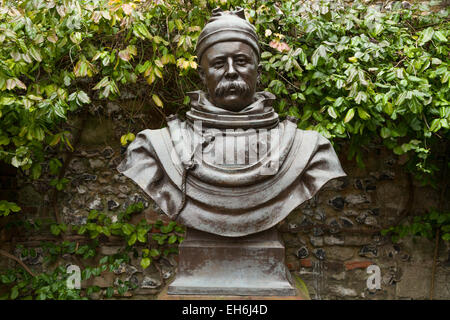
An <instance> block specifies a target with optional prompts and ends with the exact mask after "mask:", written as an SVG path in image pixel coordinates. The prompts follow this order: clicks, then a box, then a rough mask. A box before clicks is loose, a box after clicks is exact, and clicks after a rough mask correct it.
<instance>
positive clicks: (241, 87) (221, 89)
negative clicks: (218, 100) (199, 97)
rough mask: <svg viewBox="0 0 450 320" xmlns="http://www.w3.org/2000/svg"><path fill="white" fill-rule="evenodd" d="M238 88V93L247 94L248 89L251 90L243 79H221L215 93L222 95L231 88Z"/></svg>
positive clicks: (218, 95)
mask: <svg viewBox="0 0 450 320" xmlns="http://www.w3.org/2000/svg"><path fill="white" fill-rule="evenodd" d="M232 89H234V90H236V93H237V94H240V95H242V94H245V93H247V92H248V91H250V87H249V86H248V84H247V83H245V82H244V81H242V80H234V81H221V82H219V84H218V85H217V88H216V89H215V90H214V93H215V95H216V97H222V96H224V95H225V93H227V92H229V91H230V90H232Z"/></svg>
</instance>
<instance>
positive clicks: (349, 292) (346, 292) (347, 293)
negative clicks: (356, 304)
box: [330, 286, 358, 297]
mask: <svg viewBox="0 0 450 320" xmlns="http://www.w3.org/2000/svg"><path fill="white" fill-rule="evenodd" d="M330 291H331V292H332V293H334V294H336V295H337V296H339V297H356V296H357V295H358V294H357V293H356V290H354V289H352V288H345V287H343V286H332V287H330Z"/></svg>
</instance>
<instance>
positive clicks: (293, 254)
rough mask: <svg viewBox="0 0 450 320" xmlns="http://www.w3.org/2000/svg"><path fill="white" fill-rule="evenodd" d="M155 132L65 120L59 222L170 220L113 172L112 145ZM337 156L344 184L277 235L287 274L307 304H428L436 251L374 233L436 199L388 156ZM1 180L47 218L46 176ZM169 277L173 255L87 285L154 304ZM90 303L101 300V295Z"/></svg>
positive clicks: (442, 263) (31, 234) (447, 262)
mask: <svg viewBox="0 0 450 320" xmlns="http://www.w3.org/2000/svg"><path fill="white" fill-rule="evenodd" d="M130 110H132V111H130ZM82 119H83V120H82ZM149 119H153V121H150V120H149ZM161 123H163V122H162V117H161V116H155V115H153V117H148V110H147V111H146V110H145V109H142V108H141V109H129V110H128V111H127V109H126V108H123V106H122V107H118V106H117V105H115V104H113V103H109V104H108V105H106V106H104V107H102V106H100V107H93V108H92V109H91V114H88V115H87V116H83V117H81V116H80V118H78V119H75V120H74V121H72V122H71V123H70V125H71V126H72V127H75V128H79V129H80V130H81V131H79V132H78V133H77V132H75V134H74V136H79V143H78V144H77V145H76V147H75V148H76V150H75V152H74V153H73V154H71V155H67V154H63V155H62V159H63V160H64V159H66V162H67V160H70V163H69V165H68V166H67V168H66V170H65V177H66V178H68V179H70V181H71V182H70V183H69V185H68V186H67V188H66V189H65V190H64V191H63V192H61V193H59V194H58V197H57V201H56V204H55V205H56V209H57V210H58V212H59V214H60V216H61V219H62V220H63V221H64V222H66V223H69V224H74V225H80V224H83V223H85V222H86V218H87V215H88V213H89V210H91V209H97V210H101V211H104V212H107V213H108V214H109V215H111V216H114V215H115V214H117V212H118V211H119V210H121V209H122V208H126V207H127V206H128V205H129V204H131V203H135V202H139V201H140V202H143V203H144V206H145V210H144V211H143V212H142V213H140V214H139V215H138V216H137V217H135V218H134V219H135V220H136V221H139V220H140V219H141V218H145V219H147V220H148V221H150V222H152V221H153V222H154V221H156V220H157V219H162V220H164V221H168V220H167V218H166V217H165V215H163V213H162V212H161V210H160V209H159V208H158V207H157V206H156V205H155V204H154V203H153V202H152V201H151V200H150V199H149V198H147V197H146V196H145V195H144V194H143V193H142V192H141V190H140V189H139V188H138V187H137V186H136V185H135V184H134V183H133V182H132V181H131V180H129V179H127V178H126V177H124V176H122V175H121V174H119V173H118V172H117V171H116V169H115V168H116V166H117V165H118V163H119V162H120V161H121V159H122V153H123V151H124V150H123V147H121V146H120V144H119V140H120V136H121V135H123V134H125V133H127V132H129V131H131V132H135V133H137V132H138V131H140V130H142V129H144V128H148V127H150V128H158V127H160V125H161ZM338 147H339V150H338V154H339V155H340V158H341V162H342V165H343V167H344V170H345V172H346V173H347V174H348V176H347V177H345V178H341V179H338V180H334V181H331V182H330V183H328V184H327V185H326V186H325V187H324V188H323V189H322V190H321V191H320V192H319V193H318V194H317V195H316V196H315V197H314V198H313V199H311V200H309V201H308V202H306V203H304V204H303V205H301V206H300V207H299V208H297V209H296V210H295V211H294V212H292V213H291V214H290V215H289V217H288V218H287V219H285V220H284V221H283V222H282V223H280V224H279V225H278V226H277V228H278V229H279V231H280V233H281V235H282V238H283V240H284V243H285V246H286V263H287V265H288V268H289V270H290V271H291V273H292V274H293V275H294V276H299V277H300V278H301V279H302V280H303V281H304V283H305V284H306V286H307V288H308V291H309V294H310V296H311V298H312V299H421V298H427V297H428V296H429V287H430V283H431V270H432V264H433V254H434V247H435V246H434V242H432V241H428V240H423V239H419V240H417V241H415V242H414V241H413V240H412V239H410V238H406V239H404V240H401V241H400V242H399V243H397V244H393V243H392V242H391V241H390V239H389V238H388V237H383V236H381V235H380V233H379V230H380V229H382V228H385V227H387V226H389V225H391V224H393V223H395V222H396V221H397V220H398V219H399V218H401V217H403V216H404V214H405V213H406V212H409V213H410V215H417V214H422V213H424V212H425V211H426V210H428V209H429V208H431V207H437V205H438V201H439V195H438V193H437V192H436V191H434V190H433V189H431V188H426V187H421V186H420V185H418V184H417V183H416V182H414V181H412V179H411V178H410V177H409V176H408V175H407V174H406V173H405V171H404V169H403V168H402V167H403V165H404V163H405V160H406V159H404V158H402V157H401V158H398V157H396V156H393V155H392V153H390V152H389V151H387V150H385V149H384V148H382V147H378V146H369V147H367V149H366V151H367V152H366V158H365V159H364V161H365V163H366V167H365V168H359V167H358V166H357V165H356V163H355V162H354V161H353V160H351V161H349V160H346V154H347V152H346V147H345V145H343V146H338ZM56 156H60V155H56ZM3 172H5V171H3ZM2 181H8V183H9V184H7V183H4V184H3V187H2V188H3V190H2V192H6V190H5V189H9V191H8V192H11V190H15V193H16V194H17V197H18V199H17V200H18V201H19V203H20V205H21V206H22V207H23V212H22V213H21V214H23V215H25V216H26V217H27V218H28V220H29V221H32V220H33V219H36V218H41V219H42V218H45V217H48V218H53V217H54V212H53V205H54V203H52V201H53V200H54V198H53V196H52V191H51V189H49V187H48V180H46V176H45V174H44V176H43V177H42V178H41V179H40V180H38V181H35V182H33V183H29V182H26V180H25V179H22V178H20V177H18V178H17V185H15V184H16V181H14V182H11V176H8V177H7V175H6V174H3V177H2ZM446 205H447V207H448V203H447V204H446ZM0 236H1V243H0V247H1V248H3V249H5V250H9V252H14V248H15V245H17V244H22V245H24V246H25V247H37V246H39V243H40V241H42V240H46V239H48V240H51V239H54V237H53V236H52V235H50V234H44V233H43V232H42V231H32V230H30V231H28V232H27V233H26V234H23V233H22V234H20V233H18V234H11V233H8V232H6V231H5V230H3V231H2V234H0ZM53 241H54V240H53ZM79 241H82V240H81V238H79ZM121 247H122V243H121V242H119V241H118V240H117V239H115V238H114V237H110V238H108V239H106V238H105V239H103V241H102V244H101V246H100V249H99V251H100V253H101V254H102V255H104V254H112V253H115V252H117V251H118V250H119V249H120V248H121ZM449 250H450V248H449V245H448V243H447V244H446V243H444V242H442V241H441V243H440V251H439V258H438V260H437V267H436V280H435V293H434V296H435V298H437V299H450V259H449V258H450V257H449V252H450V251H449ZM39 253H40V251H39V250H38V256H37V257H36V258H34V259H28V258H27V259H28V260H25V262H26V263H27V264H29V265H30V266H31V267H33V268H34V269H35V270H36V271H40V270H42V269H43V268H44V269H45V266H43V264H42V261H43V259H42V256H41V255H40V254H39ZM62 262H63V263H76V262H74V259H73V257H71V256H70V255H66V256H65V257H63V261H62ZM7 265H9V266H14V265H15V262H13V261H11V260H6V259H3V258H2V259H1V262H0V268H1V267H2V266H3V267H4V266H7ZM369 265H377V266H378V267H379V268H380V271H381V277H382V281H381V289H379V290H369V289H367V286H366V280H367V278H368V277H369V274H368V273H367V271H366V268H367V267H368V266H369ZM176 268H177V256H176V255H169V256H168V257H167V258H160V259H159V260H158V261H155V262H154V263H152V264H151V266H150V267H149V268H147V269H145V270H142V268H141V267H140V266H139V263H138V261H137V260H132V263H131V264H129V265H123V266H122V267H121V268H119V269H118V270H116V271H115V272H110V273H108V272H104V273H103V274H102V275H101V276H100V277H97V278H95V280H93V281H91V283H90V284H95V285H98V286H100V287H108V286H111V285H112V284H113V283H117V281H118V279H121V280H129V281H131V282H133V283H135V284H137V286H138V288H137V289H135V290H133V291H131V292H130V293H128V294H127V296H126V298H128V299H153V298H155V297H156V295H157V294H158V293H159V292H160V290H162V288H163V287H164V285H165V284H167V282H168V281H170V280H171V279H172V278H173V276H174V275H175V274H176ZM86 284H87V283H85V285H86ZM96 297H97V298H102V295H101V293H100V294H98V295H97V296H96Z"/></svg>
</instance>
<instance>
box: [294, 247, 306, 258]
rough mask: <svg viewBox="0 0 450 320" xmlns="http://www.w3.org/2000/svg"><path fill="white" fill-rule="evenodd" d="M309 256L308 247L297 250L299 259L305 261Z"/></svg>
mask: <svg viewBox="0 0 450 320" xmlns="http://www.w3.org/2000/svg"><path fill="white" fill-rule="evenodd" d="M308 256H309V250H308V248H307V247H305V246H303V247H301V248H300V249H298V250H297V257H298V258H299V259H304V258H306V257H308Z"/></svg>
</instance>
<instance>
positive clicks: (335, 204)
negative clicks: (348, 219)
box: [328, 196, 345, 210]
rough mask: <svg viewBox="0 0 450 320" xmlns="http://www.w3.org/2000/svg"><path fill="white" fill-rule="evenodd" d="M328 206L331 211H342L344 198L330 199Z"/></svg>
mask: <svg viewBox="0 0 450 320" xmlns="http://www.w3.org/2000/svg"><path fill="white" fill-rule="evenodd" d="M328 204H329V205H330V206H331V207H332V208H333V209H336V210H342V209H344V206H345V200H344V198H342V197H340V196H339V197H335V198H332V199H330V200H329V201H328Z"/></svg>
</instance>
